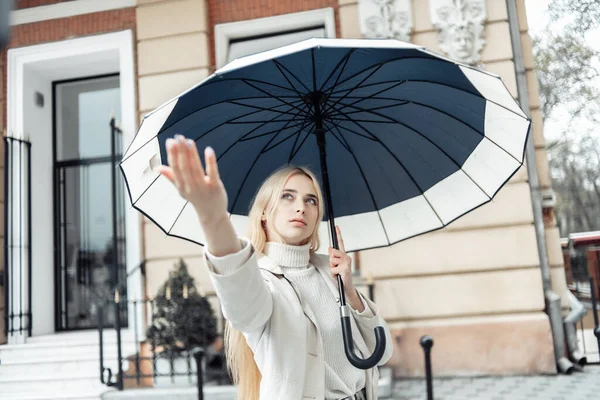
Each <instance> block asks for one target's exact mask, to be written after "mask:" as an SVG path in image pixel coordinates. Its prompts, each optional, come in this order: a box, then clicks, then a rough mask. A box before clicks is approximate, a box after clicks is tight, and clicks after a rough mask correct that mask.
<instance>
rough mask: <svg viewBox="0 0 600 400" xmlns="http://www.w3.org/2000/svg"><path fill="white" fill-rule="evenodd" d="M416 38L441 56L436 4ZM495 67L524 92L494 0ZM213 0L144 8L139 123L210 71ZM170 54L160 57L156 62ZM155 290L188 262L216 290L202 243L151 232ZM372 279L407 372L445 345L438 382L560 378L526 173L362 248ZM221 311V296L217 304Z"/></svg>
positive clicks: (538, 136) (543, 161)
mask: <svg viewBox="0 0 600 400" xmlns="http://www.w3.org/2000/svg"><path fill="white" fill-rule="evenodd" d="M518 3H519V13H520V20H521V29H522V43H523V48H524V52H525V61H526V66H527V71H528V84H529V87H528V89H529V94H530V104H531V115H532V118H533V123H534V129H533V132H534V139H535V144H536V149H537V160H536V163H537V166H538V169H539V172H540V182H541V185H542V187H543V188H547V187H550V178H549V173H548V164H547V158H546V154H545V151H544V139H543V129H542V126H541V117H540V112H539V95H538V93H537V87H536V82H537V81H536V79H535V75H534V72H533V60H532V56H531V41H530V39H529V36H528V34H527V24H526V19H525V14H524V6H523V2H522V0H519V1H518ZM413 13H414V15H413V17H414V26H415V33H414V35H413V42H415V43H417V44H421V45H424V46H427V47H428V48H430V49H432V50H433V51H437V52H441V50H440V49H439V45H438V41H437V37H438V32H437V30H435V29H434V27H433V26H432V25H431V22H430V17H429V0H414V2H413ZM487 13H488V21H487V24H486V40H487V45H486V47H485V48H484V50H483V52H482V58H483V64H484V66H485V69H487V70H488V71H490V72H494V73H497V74H499V75H501V76H502V77H503V78H504V80H505V82H506V84H507V87H508V88H509V89H510V90H511V92H512V93H513V95H514V96H515V97H516V96H517V89H516V77H515V72H514V64H513V55H512V47H511V43H510V35H509V29H508V20H507V11H506V6H505V1H503V0H487ZM338 17H339V24H340V32H341V36H342V37H348V38H357V37H360V32H359V28H358V8H357V3H356V0H339V8H338ZM207 20H208V16H207V9H206V5H205V1H204V0H138V7H137V33H138V46H137V57H138V75H139V81H138V87H139V93H138V96H139V97H138V99H139V109H140V116H142V115H143V114H144V113H145V112H147V111H150V110H152V109H153V108H154V107H157V106H159V105H160V104H161V103H162V102H164V101H167V100H169V99H170V98H172V97H173V96H175V95H177V94H179V93H180V92H181V91H183V90H185V89H187V88H189V87H190V86H192V85H193V84H195V83H197V82H198V81H200V80H201V79H202V78H204V77H206V76H207V75H208V65H209V54H210V49H209V47H208V46H209V40H208V29H213V28H212V27H209V26H207ZM159 54H160V58H159V57H157V55H159ZM546 238H547V242H548V253H549V258H550V263H551V265H552V282H553V287H554V289H555V290H556V291H557V292H558V293H559V294H561V295H562V294H564V293H565V292H566V283H565V279H564V270H563V266H562V256H561V252H560V244H559V235H558V229H557V227H556V224H555V223H553V224H552V225H550V226H547V229H546ZM143 245H144V255H145V259H146V260H147V289H148V290H147V291H148V295H149V296H150V297H152V296H154V294H155V293H156V290H157V289H158V287H159V286H160V285H161V284H162V283H163V282H164V280H165V279H166V278H167V275H168V271H169V270H170V269H171V268H172V266H173V264H174V262H175V260H176V259H177V258H178V257H183V258H184V259H185V260H186V261H187V262H188V264H189V265H190V271H191V272H192V274H193V275H194V276H195V277H196V278H197V282H198V286H199V288H200V289H201V290H202V291H204V292H206V293H212V292H213V290H212V287H211V286H210V282H209V280H208V278H207V276H206V270H205V268H204V267H203V266H202V263H201V251H202V249H201V248H200V247H199V246H196V245H194V244H191V243H188V242H184V241H182V240H179V239H174V238H170V237H167V236H166V235H165V234H164V233H162V232H161V231H160V230H159V229H158V228H157V227H156V226H155V225H154V224H153V223H151V222H149V221H144V224H143ZM358 258H359V262H360V270H361V274H362V275H363V277H367V276H372V277H373V278H374V279H375V280H376V301H377V303H378V304H379V306H380V310H381V313H382V314H383V315H384V316H385V317H386V319H387V320H388V321H389V322H390V326H391V327H392V329H393V333H394V337H395V346H396V352H395V356H394V358H393V359H392V361H391V362H390V364H391V365H393V366H394V367H395V372H396V374H397V375H416V376H421V375H422V374H423V365H422V354H421V353H420V351H421V350H420V348H419V346H418V338H419V337H420V335H422V334H425V333H427V334H430V335H432V336H433V337H434V338H435V341H436V344H435V348H434V354H435V360H436V362H435V363H434V370H435V372H436V373H437V374H446V373H447V374H457V373H464V374H486V373H530V372H554V371H555V366H554V358H553V350H552V341H551V334H550V327H549V322H548V318H547V317H546V315H545V314H544V313H543V309H544V299H543V293H542V282H541V273H540V269H539V260H538V256H537V249H536V238H535V232H534V227H533V214H532V211H531V197H530V193H529V185H528V180H527V171H526V168H525V167H523V168H521V170H520V171H519V172H518V173H517V174H516V175H515V176H514V177H513V178H512V179H511V181H510V182H509V183H508V184H507V185H506V187H505V188H503V189H502V190H501V191H500V192H499V193H498V195H497V197H496V198H495V199H494V201H493V202H491V203H489V204H488V205H486V206H484V207H481V208H480V209H478V210H476V211H474V212H473V213H470V214H468V215H467V216H465V217H463V218H461V219H459V220H458V221H456V222H454V223H453V224H451V225H450V226H448V227H447V228H446V229H443V230H440V231H437V232H433V233H429V234H427V235H424V236H420V237H416V238H413V239H410V240H407V241H405V242H402V243H399V244H397V245H395V246H392V247H389V248H384V249H378V250H371V251H365V252H361V253H360V254H359V257H358ZM214 304H215V306H217V303H216V300H215V301H214Z"/></svg>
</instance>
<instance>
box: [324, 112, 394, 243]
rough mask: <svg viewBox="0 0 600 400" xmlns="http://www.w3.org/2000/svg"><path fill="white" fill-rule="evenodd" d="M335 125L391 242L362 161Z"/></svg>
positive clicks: (388, 240) (387, 238)
mask: <svg viewBox="0 0 600 400" xmlns="http://www.w3.org/2000/svg"><path fill="white" fill-rule="evenodd" d="M333 127H334V128H335V129H337V131H338V133H339V134H340V138H341V139H338V137H337V136H336V135H335V134H334V135H333V136H334V137H335V138H336V139H338V141H340V143H341V140H343V141H344V143H345V145H344V144H342V146H344V147H345V148H346V149H347V150H348V151H349V152H350V155H351V156H352V158H353V159H354V162H355V163H356V167H357V168H358V170H359V171H360V175H361V177H362V179H363V181H364V182H365V185H366V187H367V190H368V191H369V196H371V201H372V202H373V206H374V207H375V211H376V212H377V216H378V217H379V222H380V223H381V227H382V228H383V233H384V234H385V239H386V240H387V242H388V244H389V243H390V238H389V237H388V234H387V231H386V229H385V225H384V224H383V219H382V218H381V214H380V212H379V206H378V205H377V200H375V195H374V194H373V191H372V190H371V186H369V181H368V180H367V177H366V176H365V172H364V170H363V169H362V167H361V165H360V163H359V162H358V159H357V158H356V154H355V153H354V151H353V150H352V147H351V146H350V143H348V142H347V141H346V139H345V138H344V135H343V134H342V132H341V131H340V130H339V127H338V126H337V125H335V124H333ZM330 132H331V133H333V131H330Z"/></svg>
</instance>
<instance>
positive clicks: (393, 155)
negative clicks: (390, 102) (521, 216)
mask: <svg viewBox="0 0 600 400" xmlns="http://www.w3.org/2000/svg"><path fill="white" fill-rule="evenodd" d="M356 125H358V126H359V127H360V128H362V129H364V130H365V131H366V132H369V133H370V134H371V135H373V133H371V132H370V131H369V130H368V129H366V128H365V127H363V126H362V125H360V124H358V123H357V124H356ZM379 144H380V145H381V146H382V147H383V148H384V149H385V150H386V151H387V152H388V153H389V154H390V155H391V156H392V158H394V160H396V162H397V163H398V164H399V165H400V167H401V168H402V169H403V170H404V172H405V173H406V176H408V178H409V179H410V180H411V181H412V182H413V183H414V185H415V186H416V187H417V188H418V189H419V191H420V192H421V195H422V196H423V198H424V199H425V201H426V202H427V204H428V205H429V207H430V208H431V210H432V211H433V213H434V214H435V216H436V217H437V219H438V220H439V221H440V222H441V224H442V225H444V221H443V220H442V218H440V216H439V215H438V213H437V212H436V211H435V208H434V207H433V206H432V205H431V203H430V202H429V199H428V198H427V196H425V191H424V190H423V189H422V188H421V186H420V185H419V184H418V183H417V181H416V180H415V179H414V178H413V176H412V175H411V174H410V172H408V169H407V168H406V167H405V166H404V164H403V163H402V161H400V159H399V158H398V157H397V156H396V155H395V154H394V152H393V151H391V150H390V148H389V147H388V146H386V145H385V143H383V142H382V141H381V140H379ZM484 193H485V192H484ZM388 242H389V240H388Z"/></svg>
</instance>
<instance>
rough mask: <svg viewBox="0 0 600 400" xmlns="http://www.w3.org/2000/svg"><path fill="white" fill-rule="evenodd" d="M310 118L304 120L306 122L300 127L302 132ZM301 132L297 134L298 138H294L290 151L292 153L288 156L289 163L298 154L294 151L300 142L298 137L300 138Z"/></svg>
mask: <svg viewBox="0 0 600 400" xmlns="http://www.w3.org/2000/svg"><path fill="white" fill-rule="evenodd" d="M308 121H309V120H308V119H306V120H304V122H303V123H302V127H301V128H300V134H302V129H304V126H305V125H306V123H307V122H308ZM300 134H299V135H298V136H296V139H295V140H294V144H293V145H292V151H290V155H289V157H288V164H289V163H290V162H291V161H292V158H294V156H295V155H296V153H295V152H294V149H295V148H296V144H297V143H298V138H300Z"/></svg>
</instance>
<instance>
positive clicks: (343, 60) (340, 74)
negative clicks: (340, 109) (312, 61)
mask: <svg viewBox="0 0 600 400" xmlns="http://www.w3.org/2000/svg"><path fill="white" fill-rule="evenodd" d="M354 50H356V49H350V50H349V51H348V52H347V53H346V54H345V55H344V57H342V59H341V60H340V61H339V62H338V63H337V65H336V66H335V68H334V69H333V71H331V73H330V74H329V76H328V77H327V79H326V80H325V82H323V84H322V85H321V87H320V88H319V91H323V88H324V87H325V85H326V84H327V82H329V80H330V79H331V77H332V76H333V74H334V73H335V72H336V71H337V69H338V68H339V67H340V65H341V64H342V62H343V63H344V65H343V66H342V69H341V70H340V73H339V74H338V76H337V78H336V79H335V83H334V84H333V86H331V88H334V87H335V86H336V85H337V83H338V81H339V80H340V78H341V77H342V74H343V73H344V70H345V69H346V66H347V65H348V61H350V56H351V55H352V53H354Z"/></svg>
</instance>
